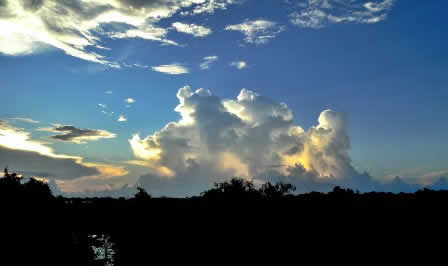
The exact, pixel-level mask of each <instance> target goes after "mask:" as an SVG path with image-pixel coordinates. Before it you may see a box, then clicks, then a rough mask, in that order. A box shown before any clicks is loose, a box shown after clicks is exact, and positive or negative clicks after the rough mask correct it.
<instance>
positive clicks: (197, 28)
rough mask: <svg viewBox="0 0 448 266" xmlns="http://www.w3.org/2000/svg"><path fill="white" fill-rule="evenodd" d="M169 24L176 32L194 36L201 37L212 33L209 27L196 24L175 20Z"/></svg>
mask: <svg viewBox="0 0 448 266" xmlns="http://www.w3.org/2000/svg"><path fill="white" fill-rule="evenodd" d="M171 26H172V27H173V28H174V29H175V30H176V31H178V32H182V33H185V34H190V35H193V36H194V37H200V38H202V37H205V36H207V35H210V34H211V33H212V30H211V29H210V28H207V27H204V26H201V25H196V24H185V23H182V22H175V23H173V24H172V25H171Z"/></svg>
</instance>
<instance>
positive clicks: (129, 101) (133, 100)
mask: <svg viewBox="0 0 448 266" xmlns="http://www.w3.org/2000/svg"><path fill="white" fill-rule="evenodd" d="M124 101H125V102H126V103H129V104H131V103H135V99H134V98H126V99H124Z"/></svg>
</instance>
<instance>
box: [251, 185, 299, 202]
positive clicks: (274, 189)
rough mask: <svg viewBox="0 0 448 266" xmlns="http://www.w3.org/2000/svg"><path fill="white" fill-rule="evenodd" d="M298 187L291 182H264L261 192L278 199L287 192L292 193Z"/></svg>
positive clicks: (269, 197)
mask: <svg viewBox="0 0 448 266" xmlns="http://www.w3.org/2000/svg"><path fill="white" fill-rule="evenodd" d="M295 190H296V187H295V186H293V185H291V184H284V183H277V184H275V185H273V184H271V183H270V182H267V183H264V184H263V185H262V186H261V188H260V193H261V195H262V196H263V197H266V198H268V199H278V198H281V197H283V196H285V195H287V194H291V193H292V192H294V191H295Z"/></svg>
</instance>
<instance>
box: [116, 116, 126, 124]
mask: <svg viewBox="0 0 448 266" xmlns="http://www.w3.org/2000/svg"><path fill="white" fill-rule="evenodd" d="M117 121H118V122H127V121H128V119H127V118H126V116H124V115H119V116H118V119H117Z"/></svg>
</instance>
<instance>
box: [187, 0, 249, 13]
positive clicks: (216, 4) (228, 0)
mask: <svg viewBox="0 0 448 266" xmlns="http://www.w3.org/2000/svg"><path fill="white" fill-rule="evenodd" d="M244 1H246V0H209V1H206V0H205V1H204V0H196V1H195V2H196V3H197V5H196V6H194V8H193V9H192V10H189V11H182V12H181V15H183V16H187V15H197V14H204V13H205V14H213V13H214V12H215V10H217V9H218V10H219V9H221V10H226V9H227V6H228V5H231V4H240V3H243V2H244Z"/></svg>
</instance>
